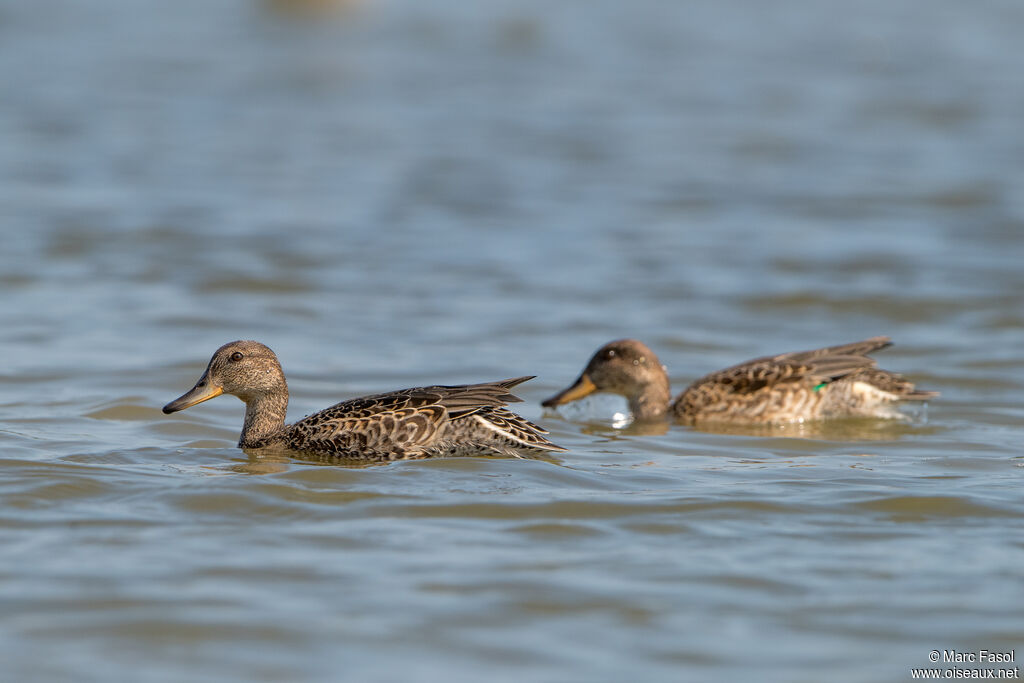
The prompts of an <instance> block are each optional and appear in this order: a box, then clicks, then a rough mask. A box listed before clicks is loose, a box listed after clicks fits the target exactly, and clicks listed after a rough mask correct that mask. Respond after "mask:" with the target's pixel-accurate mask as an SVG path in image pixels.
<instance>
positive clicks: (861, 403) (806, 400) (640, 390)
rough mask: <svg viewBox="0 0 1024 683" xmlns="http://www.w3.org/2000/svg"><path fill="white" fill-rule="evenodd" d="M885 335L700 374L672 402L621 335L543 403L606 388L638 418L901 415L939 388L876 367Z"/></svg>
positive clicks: (765, 420)
mask: <svg viewBox="0 0 1024 683" xmlns="http://www.w3.org/2000/svg"><path fill="white" fill-rule="evenodd" d="M891 345H892V342H891V341H889V338H888V337H872V338H871V339H865V340H864V341H859V342H853V343H851V344H841V345H839V346H828V347H825V348H822V349H814V350H813V351H795V352H792V353H783V354H780V355H778V356H766V357H764V358H755V359H754V360H750V361H747V362H746V363H741V364H739V365H734V366H732V367H730V368H726V369H724V370H719V371H718V372H713V373H711V374H710V375H706V376H704V377H701V378H700V379H698V380H697V381H696V382H694V383H693V384H691V385H690V386H689V387H687V388H686V390H685V391H683V392H682V393H681V394H679V396H678V397H677V398H676V400H675V402H673V403H671V404H669V400H670V397H671V394H670V393H669V381H668V375H667V374H666V373H665V368H664V366H662V364H661V363H660V362H659V361H658V357H657V356H656V355H655V354H654V352H653V351H651V349H650V348H648V346H647V345H646V344H644V343H643V342H640V341H638V340H636V339H619V340H617V341H612V342H609V343H607V344H605V345H604V346H602V347H601V348H600V349H598V350H597V353H595V354H594V356H593V357H592V358H591V359H590V362H589V363H588V364H587V367H586V368H585V369H584V370H583V373H582V374H581V375H580V376H579V378H578V379H577V380H576V382H575V383H573V384H572V386H570V387H568V388H567V389H565V390H563V391H561V392H559V393H557V394H555V395H554V396H552V397H551V398H549V399H547V400H545V401H544V402H542V403H541V405H542V406H545V407H553V406H558V405H562V404H564V403H569V402H571V401H575V400H578V399H581V398H583V397H584V396H587V395H589V394H591V393H594V392H599V391H606V392H610V393H614V394H619V395H621V396H625V397H626V399H627V400H628V401H629V408H630V410H631V411H632V413H633V418H634V419H635V420H637V421H657V420H668V419H672V420H676V421H679V422H683V423H688V424H693V423H698V422H705V421H707V422H731V423H741V424H770V423H781V422H802V421H804V420H817V419H823V418H834V417H885V418H892V417H899V416H900V413H899V412H898V411H897V410H896V409H895V408H894V404H896V403H898V402H899V401H926V400H928V399H930V398H933V397H935V396H938V392H935V391H918V390H917V389H915V388H914V385H913V383H911V382H910V381H909V380H907V379H905V378H903V377H901V376H900V375H897V374H895V373H892V372H888V371H886V370H882V369H880V368H878V367H876V366H875V360H874V359H873V358H869V357H868V355H867V354H869V353H871V352H873V351H878V350H879V349H884V348H885V347H887V346H891Z"/></svg>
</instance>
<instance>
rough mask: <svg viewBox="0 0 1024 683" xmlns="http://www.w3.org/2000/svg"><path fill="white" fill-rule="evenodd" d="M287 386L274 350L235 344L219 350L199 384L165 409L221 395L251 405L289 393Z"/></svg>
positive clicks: (254, 344)
mask: <svg viewBox="0 0 1024 683" xmlns="http://www.w3.org/2000/svg"><path fill="white" fill-rule="evenodd" d="M287 386H288V385H287V384H286V383H285V379H284V372H282V370H281V364H280V363H279V362H278V360H277V356H276V355H274V352H273V351H271V350H270V349H269V348H267V347H266V346H264V345H263V344H260V343H259V342H255V341H233V342H230V343H228V344H225V345H224V346H222V347H220V348H219V349H217V351H216V352H215V353H214V354H213V358H211V359H210V364H209V365H207V366H206V372H204V373H203V376H202V377H200V378H199V381H198V382H196V385H195V386H194V387H192V389H190V390H189V391H187V392H186V393H185V394H183V395H182V396H179V397H178V398H176V399H174V400H173V401H171V402H170V403H168V404H167V405H165V406H164V409H163V410H164V413H168V414H169V413H174V412H177V411H179V410H185V408H191V407H192V406H194V405H195V404H197V403H202V402H203V401H209V400H210V399H211V398H215V397H217V396H220V395H221V394H231V395H232V396H237V397H238V398H240V399H242V400H243V401H245V402H246V403H249V402H251V401H255V400H258V399H260V398H263V397H265V396H268V395H271V394H274V393H277V392H280V391H281V390H282V389H283V390H284V391H285V392H286V393H287Z"/></svg>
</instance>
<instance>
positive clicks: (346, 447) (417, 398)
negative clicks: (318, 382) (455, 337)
mask: <svg viewBox="0 0 1024 683" xmlns="http://www.w3.org/2000/svg"><path fill="white" fill-rule="evenodd" d="M529 379H532V377H516V378H514V379H506V380H501V381H498V382H487V383H484V384H465V385H459V386H434V387H420V388H415V389H402V390H400V391H393V392H389V393H386V394H375V395H373V396H364V397H362V398H355V399H352V400H349V401H343V402H341V403H338V404H335V405H333V406H331V407H330V408H326V409H324V410H321V411H320V412H318V413H314V414H312V415H310V416H308V417H305V418H303V419H301V420H299V421H298V422H295V423H293V424H290V425H286V424H285V414H286V413H287V410H288V384H287V382H285V379H284V372H283V371H282V370H281V364H280V363H279V362H278V360H277V356H276V355H275V354H274V352H273V351H271V350H270V349H269V348H267V347H266V346H264V345H263V344H260V343H259V342H255V341H233V342H230V343H228V344H225V345H224V346H222V347H220V348H219V349H217V351H216V353H214V354H213V358H211V359H210V364H209V365H208V366H207V367H206V372H204V373H203V375H202V377H200V378H199V381H198V382H196V385H195V386H194V387H193V388H192V389H190V390H189V391H188V392H186V393H185V394H184V395H182V396H180V397H179V398H176V399H174V400H173V401H171V402H170V403H168V404H167V405H165V406H164V408H163V411H164V413H166V414H170V413H174V412H177V411H179V410H184V409H186V408H189V407H191V406H194V405H196V404H197V403H202V402H203V401H208V400H209V399H211V398H214V397H216V396H220V395H221V394H231V395H233V396H237V397H238V398H240V399H241V400H242V401H243V402H244V403H245V423H244V424H243V425H242V435H241V437H240V438H239V440H238V447H239V448H246V449H259V448H284V449H289V450H293V451H302V452H305V453H315V454H318V455H330V456H337V457H341V458H359V459H368V460H400V459H405V458H429V457H433V456H441V455H483V454H502V455H517V456H518V455H523V454H529V453H538V452H541V451H564V450H566V449H564V448H562V447H561V446H557V445H555V444H553V443H551V442H550V441H548V440H547V439H545V438H544V437H543V436H542V435H543V434H547V432H546V431H545V430H544V429H542V428H541V427H538V426H537V425H535V424H533V423H532V422H530V421H528V420H526V419H524V418H522V417H520V416H519V415H516V414H515V413H513V412H512V411H510V410H507V409H506V408H505V405H506V404H507V403H510V402H513V401H520V400H521V399H519V398H516V397H515V396H513V395H512V394H510V393H509V390H510V389H512V387H514V386H516V385H518V384H521V383H523V382H525V381H527V380H529Z"/></svg>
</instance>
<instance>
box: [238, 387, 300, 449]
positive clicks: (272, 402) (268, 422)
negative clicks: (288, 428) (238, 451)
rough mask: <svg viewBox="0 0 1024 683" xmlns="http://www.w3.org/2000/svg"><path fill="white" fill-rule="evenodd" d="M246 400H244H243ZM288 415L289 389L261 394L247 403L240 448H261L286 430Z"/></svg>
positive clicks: (239, 442) (239, 443) (239, 441)
mask: <svg viewBox="0 0 1024 683" xmlns="http://www.w3.org/2000/svg"><path fill="white" fill-rule="evenodd" d="M243 400H244V399H243ZM287 414H288V389H284V390H281V391H274V392H270V393H266V394H260V395H258V396H255V397H252V398H250V399H249V400H247V401H245V424H243V425H242V436H241V438H239V440H238V447H239V448H260V447H261V446H266V445H267V444H268V443H269V442H270V441H272V440H273V438H274V436H275V435H276V434H278V433H280V432H281V431H283V430H284V418H285V416H286V415H287Z"/></svg>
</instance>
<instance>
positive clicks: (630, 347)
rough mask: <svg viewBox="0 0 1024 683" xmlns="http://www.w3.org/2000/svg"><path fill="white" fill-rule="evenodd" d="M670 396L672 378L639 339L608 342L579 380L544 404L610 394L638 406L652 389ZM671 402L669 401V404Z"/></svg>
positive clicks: (546, 405)
mask: <svg viewBox="0 0 1024 683" xmlns="http://www.w3.org/2000/svg"><path fill="white" fill-rule="evenodd" d="M662 387H664V393H665V394H666V395H667V393H668V379H667V377H666V375H665V369H664V368H663V367H662V365H661V362H660V361H659V360H658V357H657V356H656V355H654V352H653V351H651V349H650V348H648V346H647V345H646V344H644V343H643V342H641V341H638V340H636V339H618V340H616V341H613V342H608V343H607V344H605V345H604V346H602V347H601V348H600V349H598V350H597V353H595V354H594V355H593V357H592V358H591V359H590V362H589V363H587V367H586V368H585V369H584V370H583V373H582V374H581V375H580V376H579V378H578V379H577V380H576V381H575V382H574V383H573V384H572V385H571V386H570V387H568V388H567V389H564V390H562V391H560V392H558V393H557V394H555V395H554V396H552V397H551V398H549V399H547V400H545V401H544V402H542V403H541V405H542V406H544V407H545V408H552V407H554V406H559V405H563V404H565V403H570V402H572V401H577V400H579V399H581V398H583V397H585V396H589V395H590V394H593V393H596V392H599V391H606V392H609V393H612V394H618V395H620V396H625V397H626V398H627V399H629V401H630V404H631V406H634V405H635V404H636V403H637V402H638V401H639V399H640V397H642V396H644V395H646V394H648V393H650V392H651V390H652V388H656V389H658V390H659V393H660V390H661V388H662ZM666 402H667V401H666Z"/></svg>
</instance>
